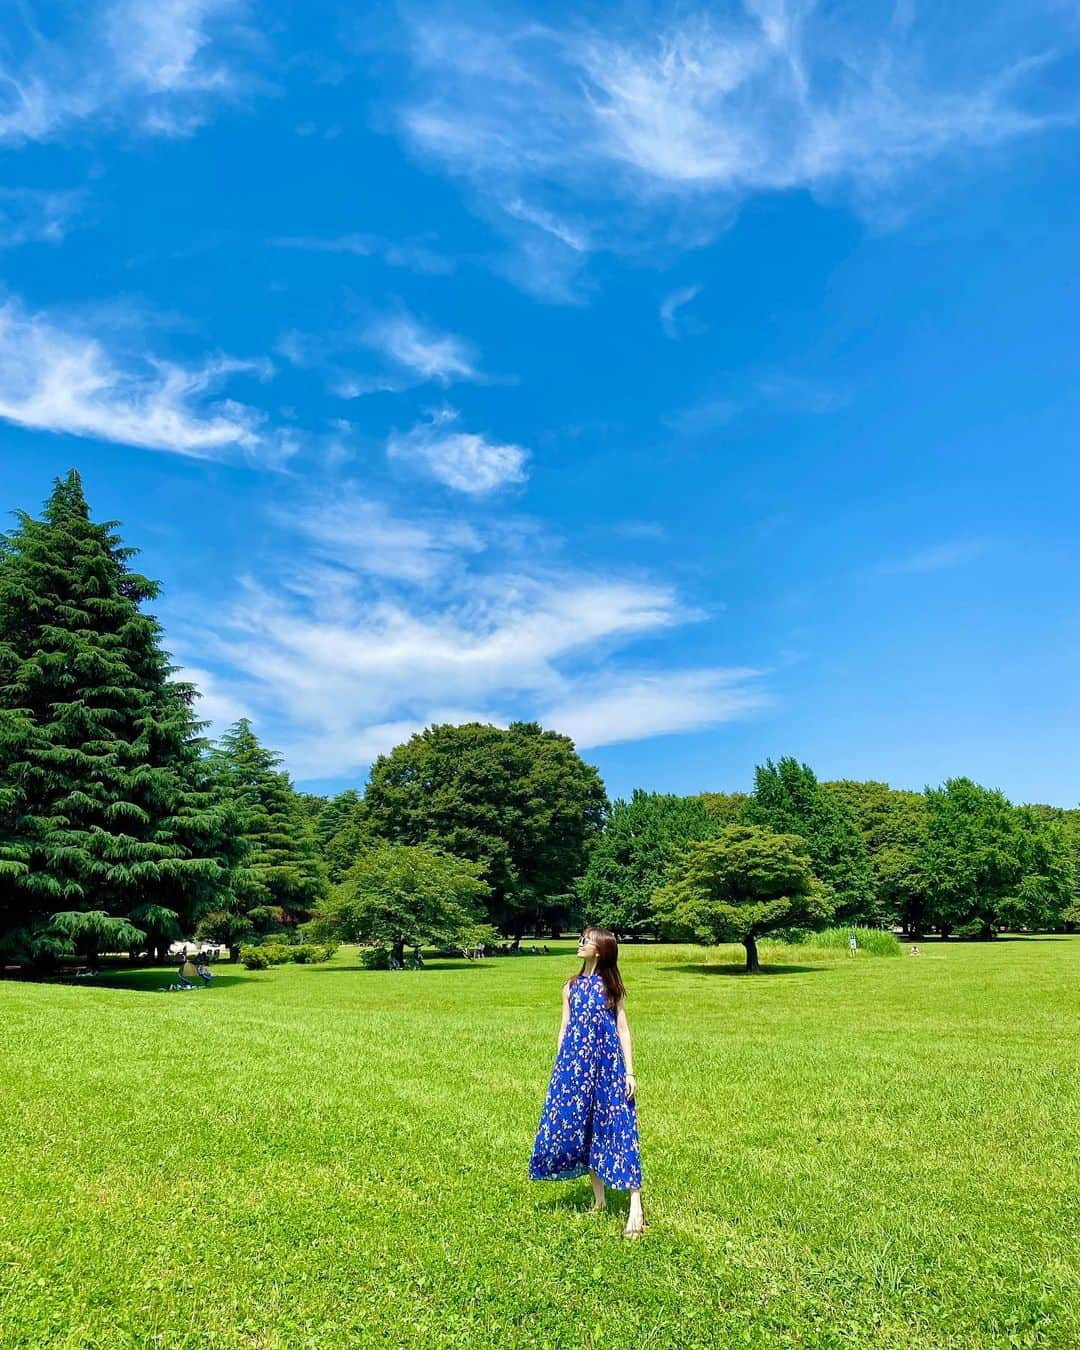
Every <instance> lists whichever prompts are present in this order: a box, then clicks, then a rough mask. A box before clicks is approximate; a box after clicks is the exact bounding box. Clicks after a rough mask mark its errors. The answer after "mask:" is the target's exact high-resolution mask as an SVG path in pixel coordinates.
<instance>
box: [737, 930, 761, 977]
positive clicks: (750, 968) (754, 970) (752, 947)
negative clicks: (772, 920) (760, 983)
mask: <svg viewBox="0 0 1080 1350" xmlns="http://www.w3.org/2000/svg"><path fill="white" fill-rule="evenodd" d="M742 945H743V946H744V947H745V948H746V973H747V975H760V974H761V966H760V965H759V964H758V956H757V938H755V937H754V936H753V934H751V935H750V936H749V937H744V938H743V940H742Z"/></svg>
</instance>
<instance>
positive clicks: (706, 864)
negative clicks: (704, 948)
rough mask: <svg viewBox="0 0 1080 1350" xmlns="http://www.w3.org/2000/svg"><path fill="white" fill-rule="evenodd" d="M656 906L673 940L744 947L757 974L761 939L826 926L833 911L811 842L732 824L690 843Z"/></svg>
mask: <svg viewBox="0 0 1080 1350" xmlns="http://www.w3.org/2000/svg"><path fill="white" fill-rule="evenodd" d="M655 904H656V913H657V917H658V918H659V920H660V924H661V927H662V928H663V929H664V931H665V932H666V933H667V935H668V936H670V937H673V938H683V939H690V940H692V941H696V942H702V943H705V944H706V945H711V944H713V943H720V942H741V943H742V944H743V947H744V948H745V950H746V970H747V973H748V974H751V975H753V974H758V973H759V972H760V970H761V966H760V964H759V962H758V949H757V944H758V939H759V938H760V937H763V936H764V935H765V934H766V933H771V932H774V931H775V930H776V929H778V928H824V927H825V926H826V925H827V924H828V923H829V921H830V920H831V919H832V917H833V912H834V911H833V904H832V898H831V895H830V893H829V889H828V887H827V886H824V885H823V884H822V883H821V882H820V881H819V880H818V879H817V877H815V876H814V873H813V868H812V864H811V862H810V858H809V856H808V854H807V853H806V842H805V840H804V839H802V838H801V837H799V836H798V835H790V834H776V833H774V832H773V831H772V830H769V829H764V828H762V827H761V826H757V825H728V826H726V827H725V828H724V830H723V831H722V832H721V833H720V834H719V835H717V836H716V838H715V839H703V840H698V841H696V842H694V843H691V844H688V845H687V847H686V849H685V851H684V853H683V854H682V857H681V858H680V859H679V860H678V861H677V862H676V863H675V864H674V866H673V868H672V877H671V880H670V881H669V882H668V884H667V885H666V886H663V887H661V889H660V890H659V891H657V893H656V899H655Z"/></svg>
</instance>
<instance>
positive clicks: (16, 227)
mask: <svg viewBox="0 0 1080 1350" xmlns="http://www.w3.org/2000/svg"><path fill="white" fill-rule="evenodd" d="M82 201H83V194H82V193H81V192H79V191H76V190H68V191H64V190H54V189H47V188H0V248H12V247H14V246H15V245H18V244H32V243H46V244H59V243H61V242H62V241H63V239H64V237H65V235H66V234H67V233H68V230H69V228H70V226H71V224H72V221H73V220H74V218H75V216H76V215H77V213H78V211H79V208H80V205H81V203H82Z"/></svg>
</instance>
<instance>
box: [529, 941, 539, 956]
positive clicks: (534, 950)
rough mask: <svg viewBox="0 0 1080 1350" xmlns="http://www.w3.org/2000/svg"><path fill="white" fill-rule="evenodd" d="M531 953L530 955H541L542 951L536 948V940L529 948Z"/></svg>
mask: <svg viewBox="0 0 1080 1350" xmlns="http://www.w3.org/2000/svg"><path fill="white" fill-rule="evenodd" d="M529 955H530V956H539V955H540V953H539V952H538V951H537V950H536V943H535V942H534V943H533V945H532V946H531V947H530V948H529Z"/></svg>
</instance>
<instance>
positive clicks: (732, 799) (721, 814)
mask: <svg viewBox="0 0 1080 1350" xmlns="http://www.w3.org/2000/svg"><path fill="white" fill-rule="evenodd" d="M698 801H700V802H701V804H702V806H703V807H704V808H705V810H706V811H707V812H708V814H709V815H710V816H711V817H712V818H713V820H715V821H716V825H717V828H718V829H720V828H722V827H723V826H724V825H744V824H745V823H746V810H747V805H748V803H749V801H750V798H749V797H748V796H747V795H746V793H745V792H702V793H699V794H698Z"/></svg>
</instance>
